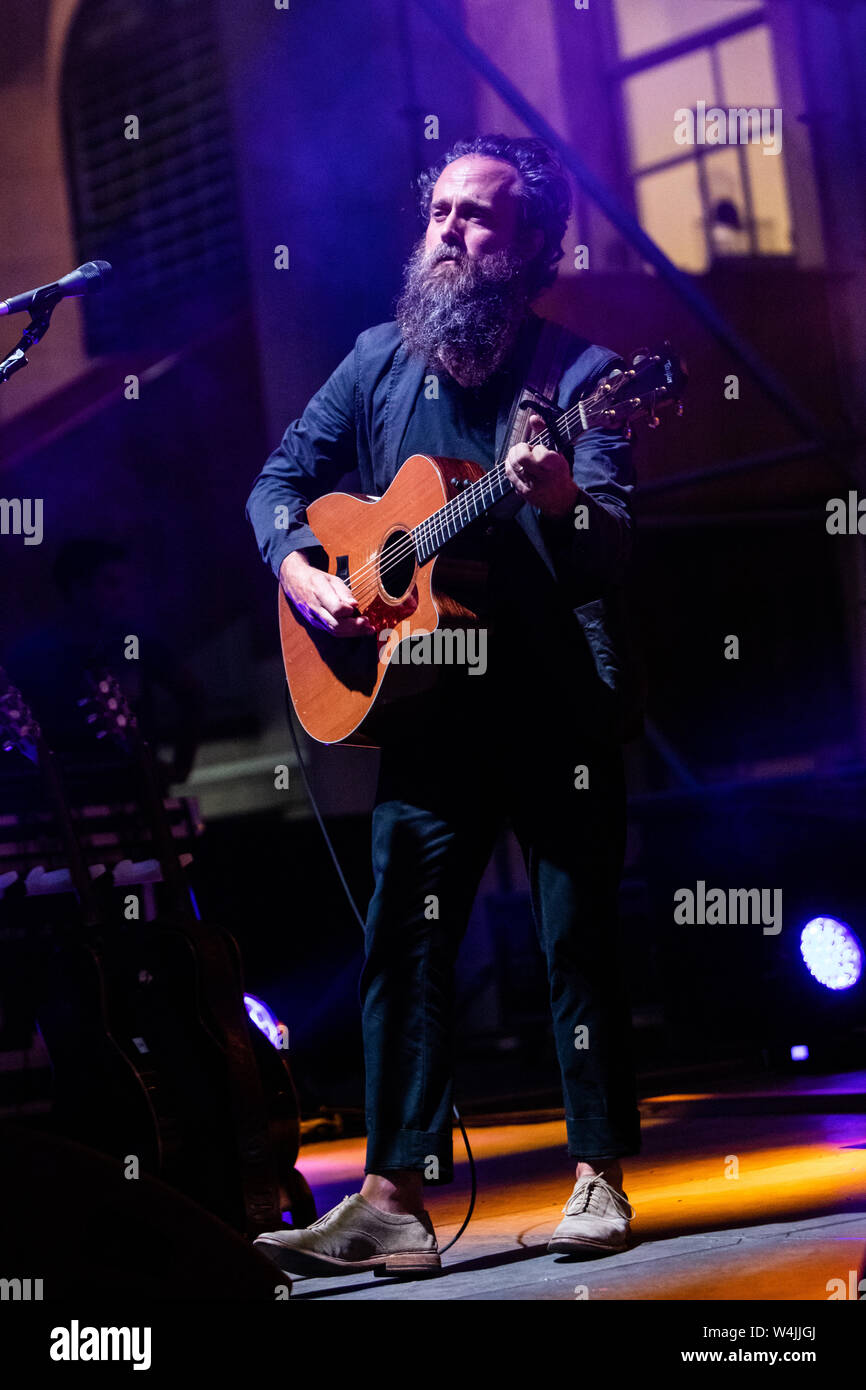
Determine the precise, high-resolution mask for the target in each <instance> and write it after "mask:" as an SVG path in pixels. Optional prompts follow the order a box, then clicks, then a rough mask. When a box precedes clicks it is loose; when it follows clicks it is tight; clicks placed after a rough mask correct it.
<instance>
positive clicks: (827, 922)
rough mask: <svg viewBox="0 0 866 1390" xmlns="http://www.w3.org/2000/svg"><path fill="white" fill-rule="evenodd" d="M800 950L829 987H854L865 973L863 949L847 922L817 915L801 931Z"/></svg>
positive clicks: (813, 970)
mask: <svg viewBox="0 0 866 1390" xmlns="http://www.w3.org/2000/svg"><path fill="white" fill-rule="evenodd" d="M800 952H801V954H802V957H803V960H804V961H805V962H806V965H807V966H808V968H809V971H810V973H811V974H812V975H813V976H814V978H815V979H816V980H817V981H818V983H819V984H821V985H825V986H826V988H827V989H850V988H851V986H852V985H856V983H857V981H858V980H859V979H860V976H861V975H862V973H863V948H862V946H861V945H860V942H859V941H858V939H857V937H856V936H855V934H854V932H853V931H852V930H851V928H850V927H849V926H848V924H847V923H846V922H839V921H837V919H836V918H835V917H813V918H812V920H811V921H810V922H807V923H806V925H805V927H804V928H803V930H802V932H801V933H800Z"/></svg>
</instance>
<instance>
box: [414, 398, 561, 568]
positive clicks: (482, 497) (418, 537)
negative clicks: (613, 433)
mask: <svg viewBox="0 0 866 1390" xmlns="http://www.w3.org/2000/svg"><path fill="white" fill-rule="evenodd" d="M587 428H588V423H587V417H586V412H585V409H584V402H583V401H578V403H577V404H576V405H574V406H572V407H571V409H569V410H566V411H565V413H564V414H563V415H560V416H559V417H558V418H557V420H556V423H555V432H556V434H557V436H558V438H559V440H560V441H561V442H562V443H563V444H566V443H567V444H572V443H573V442H574V440H575V439H576V438H577V436H578V435H579V434H581V433H582V432H583V431H584V430H585V429H587ZM528 443H529V446H530V448H534V447H535V445H536V444H543V445H544V447H545V448H546V449H550V448H552V447H553V443H552V440H551V432H550V430H549V429H545V430H542V432H541V433H540V434H536V435H534V436H533V438H532V439H530V440H528ZM513 490H514V489H513V488H512V485H511V483H510V482H509V480H508V478H507V477H506V474H505V464H504V463H499V464H497V465H496V466H495V467H494V468H491V469H490V471H489V472H488V473H485V474H484V477H483V478H479V479H478V480H477V481H476V482H474V483H472V484H470V486H469V487H467V488H464V490H463V491H462V492H460V493H458V494H457V496H456V497H452V498H451V500H450V501H448V502H446V503H445V505H444V507H440V508H439V510H438V511H436V512H434V513H433V515H432V516H429V517H428V518H427V520H426V521H422V522H421V524H420V525H419V526H414V527H413V528H412V531H411V533H410V534H411V537H412V541H413V544H414V546H415V554H416V555H417V557H418V563H419V565H423V564H424V562H425V561H426V560H430V559H432V558H433V556H434V555H435V554H436V553H437V552H438V551H439V550H441V548H442V546H443V545H445V543H446V541H450V540H452V539H453V538H454V536H457V535H459V534H460V532H461V531H463V530H465V528H466V527H467V526H468V525H469V524H470V522H473V521H477V519H478V518H479V517H480V516H483V515H484V513H485V512H487V511H489V510H490V508H491V507H492V506H493V505H494V504H495V503H496V502H500V501H501V500H502V498H503V497H505V496H507V494H508V493H509V492H512V491H513Z"/></svg>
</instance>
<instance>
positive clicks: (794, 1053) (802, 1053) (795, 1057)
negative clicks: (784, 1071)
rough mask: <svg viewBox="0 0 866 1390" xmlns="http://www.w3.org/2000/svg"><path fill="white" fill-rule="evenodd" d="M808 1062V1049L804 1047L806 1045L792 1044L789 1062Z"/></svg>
mask: <svg viewBox="0 0 866 1390" xmlns="http://www.w3.org/2000/svg"><path fill="white" fill-rule="evenodd" d="M808 1060H809V1049H808V1047H807V1046H806V1044H805V1043H794V1046H793V1047H792V1048H791V1061H792V1062H808Z"/></svg>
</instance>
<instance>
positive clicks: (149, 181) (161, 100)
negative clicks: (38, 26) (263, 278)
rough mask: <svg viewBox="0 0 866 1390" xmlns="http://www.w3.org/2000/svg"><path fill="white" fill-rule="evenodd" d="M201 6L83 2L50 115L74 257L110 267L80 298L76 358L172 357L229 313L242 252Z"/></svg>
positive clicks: (192, 2) (211, 45)
mask: <svg viewBox="0 0 866 1390" xmlns="http://www.w3.org/2000/svg"><path fill="white" fill-rule="evenodd" d="M214 8H215V7H214V6H212V5H209V4H202V3H201V0H84V3H83V4H82V6H81V9H80V11H79V13H78V15H77V17H76V19H75V21H74V23H73V25H72V28H71V31H70V35H69V39H68V43H67V49H66V54H65V59H64V67H63V81H62V96H61V101H62V115H63V128H64V139H65V148H66V161H67V173H68V180H69V188H70V197H71V203H72V212H73V220H74V232H75V237H76V239H77V244H78V254H79V257H80V259H81V260H82V261H85V260H93V259H102V260H107V261H110V262H111V263H112V265H113V266H114V270H115V278H114V281H113V283H112V286H111V289H110V290H109V292H108V293H106V294H100V295H94V296H93V297H92V298H89V299H87V300H85V301H84V313H85V324H86V334H87V347H88V351H89V352H91V353H92V354H101V353H109V352H117V351H130V350H134V349H141V348H151V347H163V348H168V347H176V346H178V345H179V344H180V343H181V342H184V341H186V340H187V339H188V338H190V337H191V336H193V335H194V334H195V333H196V332H198V331H200V330H201V329H202V328H207V327H208V325H210V324H212V323H215V322H217V321H218V320H219V319H221V318H224V317H225V316H226V315H227V314H229V313H231V312H232V311H233V310H235V309H237V308H238V307H239V306H240V304H241V303H242V301H243V297H244V281H245V274H244V255H243V242H242V229H241V218H240V211H239V201H238V193H237V188H236V184H235V176H234V159H233V152H232V147H231V138H230V121H229V111H228V101H227V97H226V91H225V86H224V82H223V76H222V66H221V61H220V49H219V31H218V25H217V21H216V19H215V18H214Z"/></svg>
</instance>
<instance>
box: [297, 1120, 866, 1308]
mask: <svg viewBox="0 0 866 1390" xmlns="http://www.w3.org/2000/svg"><path fill="white" fill-rule="evenodd" d="M671 1108H672V1109H674V1110H676V1109H677V1108H678V1107H677V1106H673V1107H671ZM734 1108H735V1107H734ZM652 1109H653V1107H652V1106H651V1105H650V1106H648V1107H647V1112H648V1113H646V1118H645V1119H644V1125H643V1136H644V1137H643V1144H644V1148H643V1152H642V1154H641V1155H640V1156H639V1157H636V1158H632V1159H628V1160H625V1161H624V1170H625V1187H626V1192H627V1194H628V1197H629V1200H630V1201H631V1202H632V1205H633V1206H635V1207H636V1209H637V1213H638V1214H637V1219H636V1220H635V1221H633V1222H632V1232H633V1247H632V1248H631V1249H630V1250H628V1251H626V1252H625V1253H624V1254H621V1255H609V1256H604V1257H601V1258H595V1259H591V1260H588V1261H586V1260H580V1261H575V1260H571V1259H568V1258H565V1257H563V1256H559V1255H548V1254H547V1252H546V1248H545V1247H546V1241H547V1238H548V1236H549V1234H550V1232H551V1231H552V1230H553V1228H554V1226H555V1225H556V1223H557V1221H558V1220H559V1213H560V1210H561V1208H562V1207H563V1206H564V1204H565V1202H566V1200H567V1198H568V1196H569V1195H570V1192H571V1187H572V1183H573V1174H572V1168H571V1165H570V1162H569V1160H568V1158H567V1157H566V1154H565V1127H564V1124H563V1123H562V1122H561V1121H550V1120H545V1121H544V1122H542V1123H525V1124H502V1125H494V1126H491V1127H472V1128H470V1130H469V1139H470V1143H471V1144H472V1149H473V1153H474V1155H475V1159H476V1163H477V1166H478V1200H477V1204H476V1208H475V1214H474V1216H473V1218H472V1221H471V1223H470V1225H469V1227H468V1229H467V1230H466V1231H465V1232H464V1234H463V1236H462V1237H461V1238H460V1240H459V1241H458V1243H457V1244H456V1245H455V1246H454V1247H453V1249H451V1250H449V1251H448V1252H447V1254H446V1255H445V1256H444V1257H443V1272H442V1274H441V1275H440V1276H438V1277H437V1278H434V1279H423V1280H415V1281H411V1282H406V1281H398V1280H392V1279H384V1278H375V1277H373V1276H372V1275H368V1274H363V1275H350V1276H345V1275H344V1276H339V1277H336V1278H331V1279H307V1278H301V1277H297V1278H295V1279H294V1288H293V1294H292V1297H293V1298H297V1299H305V1298H306V1299H327V1298H339V1299H377V1300H386V1301H387V1300H392V1299H422V1300H426V1299H458V1300H459V1299H467V1300H476V1299H497V1300H498V1299H575V1298H589V1299H641V1300H652V1299H666V1300H689V1301H695V1300H705V1299H721V1300H724V1299H748V1300H764V1299H779V1300H792V1301H810V1300H820V1301H826V1300H828V1298H829V1297H830V1295H831V1292H832V1291H833V1290H834V1289H838V1287H839V1286H838V1285H833V1284H832V1283H830V1281H832V1280H841V1281H843V1282H844V1285H845V1287H846V1289H848V1290H850V1289H851V1288H852V1287H856V1279H857V1271H861V1270H862V1266H863V1262H864V1256H866V1114H862V1113H861V1114H852V1113H843V1114H831V1113H823V1114H822V1113H817V1114H816V1113H800V1114H772V1115H764V1116H761V1115H756V1114H750V1115H737V1114H725V1115H719V1114H697V1115H695V1114H689V1113H687V1112H688V1106H687V1105H684V1106H683V1107H682V1110H683V1113H676V1114H667V1113H666V1114H663V1115H659V1114H654V1113H652ZM454 1147H455V1160H456V1176H455V1181H454V1183H453V1185H451V1186H449V1187H446V1188H441V1189H439V1190H438V1191H437V1190H436V1189H429V1197H428V1209H429V1211H430V1213H431V1216H432V1218H433V1222H434V1224H435V1226H436V1231H437V1235H438V1237H439V1243H440V1246H441V1245H444V1244H445V1243H446V1242H447V1241H448V1240H449V1239H450V1238H451V1236H452V1235H453V1234H454V1233H455V1231H456V1230H457V1228H458V1226H459V1224H460V1222H461V1221H462V1219H463V1216H464V1214H465V1212H466V1207H467V1202H468V1193H469V1188H468V1166H467V1163H466V1156H465V1152H464V1151H463V1142H462V1139H461V1137H460V1134H459V1131H456V1132H455V1136H454ZM363 1158H364V1142H363V1140H362V1139H352V1140H342V1141H337V1142H334V1143H327V1144H317V1145H310V1146H309V1147H304V1148H303V1149H302V1150H301V1155H300V1159H299V1165H298V1166H299V1167H300V1169H301V1171H302V1172H303V1173H304V1174H305V1176H306V1177H307V1179H308V1181H309V1182H310V1184H311V1186H312V1187H313V1190H314V1193H315V1197H316V1202H317V1205H318V1210H319V1213H320V1214H322V1213H323V1212H325V1211H327V1210H328V1208H329V1207H332V1206H334V1205H335V1204H336V1203H337V1202H338V1201H339V1200H340V1199H341V1198H342V1197H344V1196H345V1195H346V1194H347V1193H350V1192H356V1191H358V1188H359V1185H360V1177H359V1175H360V1173H361V1171H362V1167H363ZM729 1173H730V1174H734V1173H737V1174H738V1176H726V1174H729ZM852 1271H854V1274H853V1275H852ZM847 1296H848V1297H850V1296H851V1293H850V1291H849V1292H848V1294H847Z"/></svg>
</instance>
